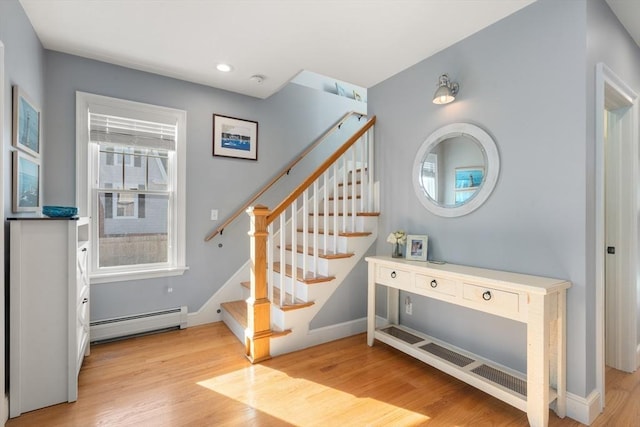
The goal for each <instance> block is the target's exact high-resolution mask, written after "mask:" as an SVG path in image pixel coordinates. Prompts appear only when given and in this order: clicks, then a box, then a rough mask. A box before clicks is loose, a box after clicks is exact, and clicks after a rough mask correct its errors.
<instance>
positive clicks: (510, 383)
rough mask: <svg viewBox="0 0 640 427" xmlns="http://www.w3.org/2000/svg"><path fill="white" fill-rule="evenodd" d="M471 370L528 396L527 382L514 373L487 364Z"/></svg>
mask: <svg viewBox="0 0 640 427" xmlns="http://www.w3.org/2000/svg"><path fill="white" fill-rule="evenodd" d="M471 372H473V373H474V374H476V375H479V376H481V377H483V378H486V379H488V380H489V381H491V382H494V383H496V384H498V385H501V386H502V387H505V388H508V389H509V390H511V391H515V392H516V393H518V394H521V395H523V396H525V397H526V396H527V382H526V381H525V380H521V379H520V378H516V377H514V376H513V375H509V374H507V373H506V372H503V371H501V370H499V369H496V368H492V367H491V366H487V365H480V366H478V367H477V368H474V369H472V370H471Z"/></svg>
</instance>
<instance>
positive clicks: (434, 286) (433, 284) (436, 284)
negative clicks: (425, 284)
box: [431, 279, 438, 288]
mask: <svg viewBox="0 0 640 427" xmlns="http://www.w3.org/2000/svg"><path fill="white" fill-rule="evenodd" d="M431 287H432V288H436V287H438V282H436V279H433V280H432V281H431Z"/></svg>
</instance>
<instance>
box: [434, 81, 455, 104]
mask: <svg viewBox="0 0 640 427" xmlns="http://www.w3.org/2000/svg"><path fill="white" fill-rule="evenodd" d="M458 89H459V85H458V83H454V82H452V81H451V80H449V76H448V75H446V74H443V75H441V76H440V78H439V79H438V89H436V93H434V94H433V103H434V104H448V103H450V102H453V101H454V100H455V99H456V94H457V93H458Z"/></svg>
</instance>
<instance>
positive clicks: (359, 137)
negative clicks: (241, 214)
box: [245, 116, 376, 363]
mask: <svg viewBox="0 0 640 427" xmlns="http://www.w3.org/2000/svg"><path fill="white" fill-rule="evenodd" d="M375 122H376V118H375V116H374V117H372V118H371V119H369V120H368V121H367V123H366V124H365V125H364V126H363V127H362V128H360V130H358V131H357V132H355V133H354V134H353V135H352V136H351V137H350V138H349V139H348V140H347V141H346V142H345V143H344V144H343V145H342V146H341V147H340V148H338V149H337V150H336V151H335V152H334V153H333V154H332V155H331V156H330V157H329V158H328V159H327V160H326V161H325V162H324V163H322V164H321V165H320V166H319V167H318V168H317V169H316V170H315V171H314V172H313V173H311V174H310V175H309V176H308V177H307V178H306V179H305V180H304V181H303V182H302V183H301V184H300V185H299V186H298V187H297V188H296V189H295V190H294V191H293V192H291V194H290V195H289V196H288V197H286V198H285V199H284V200H283V201H282V202H281V203H280V204H278V205H277V206H276V207H275V208H274V209H273V210H272V211H269V209H268V208H267V207H266V206H253V207H250V208H249V209H248V210H247V213H248V214H249V216H250V218H251V230H250V232H249V236H250V240H251V285H250V296H249V298H248V299H247V330H246V331H245V336H246V342H245V349H246V354H247V357H248V358H249V360H251V361H252V362H253V363H255V362H258V361H261V360H264V359H268V358H269V357H270V354H269V351H270V350H269V341H270V337H271V336H272V331H271V318H270V316H271V302H272V301H273V299H274V298H273V297H274V289H275V288H276V287H277V288H278V289H279V291H280V297H279V301H277V302H276V301H273V303H277V304H279V305H280V306H281V307H285V306H286V305H288V304H295V302H296V293H297V289H296V284H297V281H298V280H301V281H307V282H313V280H314V279H317V278H318V270H319V267H318V265H319V259H320V258H321V256H324V257H327V256H331V255H335V254H337V253H338V251H339V249H340V248H339V247H338V236H339V235H340V234H342V233H349V232H354V233H355V232H358V231H361V230H358V228H357V226H358V224H357V217H358V216H362V215H366V214H367V213H371V212H372V211H373V209H374V202H375V201H374V198H375V194H374V183H375V180H374V175H373V170H374V169H373V167H374V146H373V141H374V138H373V130H374V127H373V126H374V124H375ZM358 190H359V191H358ZM320 224H322V238H320V229H319V226H320ZM299 233H300V235H301V236H302V239H301V249H300V248H299V246H298V234H299ZM330 233H332V235H333V237H332V238H331V239H329V234H330ZM309 240H311V241H309ZM287 242H290V246H287ZM309 248H311V250H309ZM276 249H278V250H277V251H276ZM300 251H301V252H302V255H301V256H300V262H299V261H298V256H297V253H298V252H300ZM321 253H322V255H321ZM287 254H288V255H287ZM287 260H288V261H289V264H287ZM276 271H278V272H279V280H278V283H277V285H276V280H275V273H276ZM287 276H288V277H290V278H289V279H287V278H286V277H287ZM287 294H288V295H287Z"/></svg>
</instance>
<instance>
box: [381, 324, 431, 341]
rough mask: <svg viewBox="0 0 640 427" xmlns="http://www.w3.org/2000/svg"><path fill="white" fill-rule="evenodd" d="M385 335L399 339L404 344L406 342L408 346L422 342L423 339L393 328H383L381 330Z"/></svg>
mask: <svg viewBox="0 0 640 427" xmlns="http://www.w3.org/2000/svg"><path fill="white" fill-rule="evenodd" d="M381 331H382V332H384V333H385V334H388V335H391V336H392V337H395V338H398V339H401V340H402V341H404V342H408V343H409V344H415V343H417V342H420V341H424V338H420V337H418V336H415V335H413V334H410V333H409V332H405V331H403V330H402V329H399V328H396V327H395V326H389V327H388V328H384V329H382V330H381Z"/></svg>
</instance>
